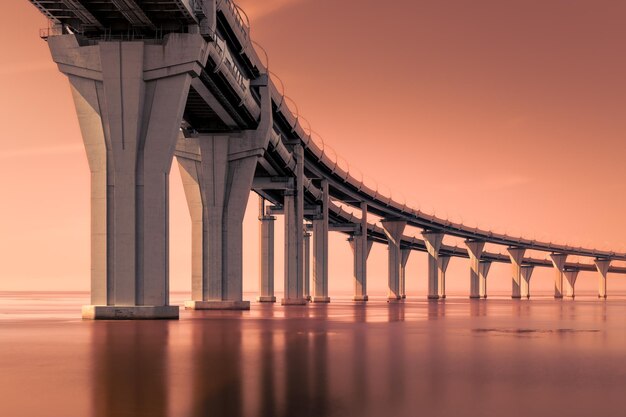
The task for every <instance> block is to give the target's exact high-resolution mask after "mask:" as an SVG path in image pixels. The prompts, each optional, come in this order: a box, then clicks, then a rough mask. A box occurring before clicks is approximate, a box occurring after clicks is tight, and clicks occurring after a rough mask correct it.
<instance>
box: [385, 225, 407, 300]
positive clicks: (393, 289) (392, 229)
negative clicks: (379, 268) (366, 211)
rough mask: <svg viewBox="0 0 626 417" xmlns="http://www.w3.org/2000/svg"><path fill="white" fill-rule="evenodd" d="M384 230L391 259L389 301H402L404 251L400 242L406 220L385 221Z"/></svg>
mask: <svg viewBox="0 0 626 417" xmlns="http://www.w3.org/2000/svg"><path fill="white" fill-rule="evenodd" d="M382 225H383V229H384V231H385V235H386V236H387V241H388V244H387V252H388V259H389V268H388V286H389V290H388V293H387V299H388V301H397V300H401V299H402V294H401V291H400V274H401V271H402V251H401V250H400V240H401V239H402V233H403V232H404V228H405V227H406V222H405V221H404V220H383V221H382Z"/></svg>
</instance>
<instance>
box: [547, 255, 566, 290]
mask: <svg viewBox="0 0 626 417" xmlns="http://www.w3.org/2000/svg"><path fill="white" fill-rule="evenodd" d="M550 259H551V260H552V265H554V271H555V275H554V298H563V273H564V272H565V262H566V261H567V254H566V253H551V254H550Z"/></svg>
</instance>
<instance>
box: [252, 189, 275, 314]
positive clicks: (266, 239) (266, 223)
mask: <svg viewBox="0 0 626 417" xmlns="http://www.w3.org/2000/svg"><path fill="white" fill-rule="evenodd" d="M275 221H276V217H274V216H268V215H267V213H266V208H265V199H264V198H263V197H259V292H260V294H259V296H258V297H257V301H259V302H261V303H274V302H276V296H275V295H274V222H275Z"/></svg>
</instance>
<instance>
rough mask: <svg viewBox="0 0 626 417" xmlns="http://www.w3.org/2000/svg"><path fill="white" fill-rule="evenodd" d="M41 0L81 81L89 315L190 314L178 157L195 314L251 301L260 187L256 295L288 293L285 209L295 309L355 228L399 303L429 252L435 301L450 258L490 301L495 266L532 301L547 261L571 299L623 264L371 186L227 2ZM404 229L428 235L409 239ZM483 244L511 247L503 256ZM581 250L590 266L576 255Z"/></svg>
mask: <svg viewBox="0 0 626 417" xmlns="http://www.w3.org/2000/svg"><path fill="white" fill-rule="evenodd" d="M30 2H31V3H33V4H34V5H35V6H36V7H37V8H39V10H41V12H42V13H44V14H45V15H46V16H47V17H48V18H49V19H50V27H49V28H47V29H44V30H42V32H41V36H42V38H44V39H45V40H47V42H48V45H49V47H50V50H51V52H52V57H53V59H54V61H55V62H56V63H57V65H58V68H59V70H60V71H61V72H63V73H64V74H65V75H66V76H67V77H68V79H69V82H70V86H71V90H72V94H73V98H74V102H75V105H76V112H77V115H78V120H79V123H80V128H81V131H82V136H83V140H84V143H85V148H86V152H87V158H88V160H89V167H90V170H91V207H92V208H91V258H92V261H91V262H92V268H91V304H92V305H90V306H85V307H84V308H83V317H85V318H93V319H100V318H102V319H116V318H137V319H145V318H177V317H178V314H179V313H178V307H177V306H170V305H169V295H168V293H169V288H168V281H169V278H168V269H169V267H168V175H169V171H170V168H171V165H172V161H173V158H174V156H176V159H177V161H178V164H179V165H180V167H181V173H182V176H183V181H184V189H185V194H186V197H187V202H188V206H189V212H190V215H191V219H192V225H193V231H192V239H193V242H192V252H193V255H192V258H193V260H192V277H191V280H192V296H191V300H190V301H189V302H187V303H186V304H185V307H186V308H190V309H248V308H250V303H249V301H244V300H243V292H242V221H243V216H244V210H245V207H246V203H247V200H248V197H249V193H250V191H251V190H252V191H254V192H256V193H257V194H258V195H259V227H260V231H261V249H260V265H261V268H260V277H259V282H260V294H259V297H258V301H260V302H275V301H276V298H275V295H274V267H275V266H274V233H275V231H274V220H275V218H276V216H278V215H282V216H284V218H285V230H284V233H285V248H284V250H285V265H284V271H285V274H284V276H285V283H284V287H285V292H284V298H283V299H282V300H281V302H282V304H284V305H305V304H306V303H307V302H309V301H311V302H329V301H330V298H329V294H328V259H329V253H328V233H329V232H330V231H339V232H342V233H345V234H346V235H347V236H348V239H347V240H348V242H349V244H350V247H351V248H352V252H353V255H354V274H353V278H352V279H353V281H354V300H355V301H357V302H363V301H367V299H368V295H367V262H366V261H367V257H368V254H369V251H370V249H371V247H372V244H373V243H374V242H377V243H382V244H386V245H387V246H388V254H389V256H388V263H389V267H388V287H389V289H388V299H389V302H401V301H402V299H403V298H405V297H406V295H405V278H406V277H405V266H406V263H407V260H408V258H409V256H410V254H411V252H412V251H424V252H427V253H428V298H429V299H440V298H445V296H446V293H445V282H446V280H445V273H446V268H447V265H448V262H449V260H450V258H451V257H461V258H468V259H469V281H470V294H469V296H470V297H471V298H486V297H487V282H488V280H487V276H488V272H489V267H490V265H491V263H493V262H502V263H510V264H511V296H512V298H514V299H519V298H529V297H530V283H531V276H532V273H533V270H534V268H535V267H549V268H554V271H555V272H554V297H555V298H562V297H574V295H575V292H574V289H575V284H576V278H577V275H578V272H579V271H592V270H593V271H597V272H598V283H599V284H598V296H599V297H606V280H607V274H608V273H609V272H611V273H618V274H624V273H626V268H623V267H615V266H611V262H612V261H614V260H621V261H623V260H626V254H625V253H615V252H606V251H598V250H595V249H589V248H582V247H571V246H566V245H558V244H553V243H547V242H540V241H536V240H529V239H524V238H521V237H511V236H507V235H502V234H497V233H492V232H490V231H488V230H480V229H477V228H471V227H467V226H465V225H463V224H458V223H454V222H450V221H448V220H444V219H441V218H437V217H435V216H432V215H429V214H426V213H422V212H421V211H419V210H415V209H413V208H411V207H408V206H407V205H406V204H405V203H402V202H399V201H397V200H395V199H394V198H393V197H392V196H389V195H385V194H383V193H382V192H380V191H379V190H378V189H376V187H373V186H371V185H368V184H366V183H365V182H364V181H363V178H362V176H360V175H358V174H356V173H354V172H350V169H349V168H348V167H347V166H346V164H343V163H342V161H340V160H339V159H338V158H335V157H333V156H332V154H331V153H330V152H328V151H327V150H326V151H325V146H324V143H323V141H321V140H320V139H319V138H318V137H317V136H316V135H315V134H314V133H313V132H312V131H311V130H310V127H308V126H307V125H308V123H306V122H305V121H304V119H303V118H302V117H301V116H300V115H299V114H297V111H293V110H291V109H290V108H289V106H288V105H287V102H286V97H285V96H284V94H283V92H282V91H281V89H280V88H279V86H278V85H276V84H275V83H274V81H273V80H272V78H271V77H270V76H269V70H268V68H267V67H266V66H265V64H264V63H263V60H261V59H260V57H259V56H258V55H257V52H256V51H255V49H254V47H253V44H252V41H251V39H250V31H249V25H248V22H247V19H246V17H245V14H244V13H243V12H242V11H241V10H240V9H239V8H238V7H237V6H236V4H234V3H233V2H232V1H231V0H151V1H141V0H98V1H95V0H93V1H92V0H30ZM368 216H369V219H380V222H377V221H372V220H369V219H368ZM406 226H414V227H417V228H420V229H421V230H422V233H421V234H420V235H418V236H410V235H407V234H405V228H406ZM446 235H449V236H455V237H457V238H462V239H464V242H465V247H464V248H460V247H456V246H450V245H445V244H443V238H444V236H446ZM485 244H495V245H501V246H503V247H505V248H506V251H507V255H503V254H500V253H491V252H489V251H486V250H485ZM310 246H312V251H311V250H310V249H311V248H310ZM528 251H533V252H536V251H541V252H545V253H547V254H549V258H550V260H546V259H540V258H537V257H535V258H533V257H531V256H526V255H527V253H528ZM311 252H312V254H313V255H312V259H309V253H311ZM570 255H576V256H579V257H585V258H587V259H588V262H586V263H571V262H568V261H567V260H568V256H570ZM310 262H312V263H313V276H312V277H310V276H309V266H310Z"/></svg>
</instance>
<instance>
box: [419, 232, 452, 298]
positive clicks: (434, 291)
mask: <svg viewBox="0 0 626 417" xmlns="http://www.w3.org/2000/svg"><path fill="white" fill-rule="evenodd" d="M422 237H423V238H424V243H425V244H426V250H427V252H428V299H430V300H437V299H438V298H440V297H441V294H440V289H439V287H440V283H439V280H440V277H439V273H440V269H441V266H442V265H441V264H440V263H439V249H441V243H442V242H443V237H444V234H443V233H441V232H434V231H424V232H422ZM448 259H449V258H448ZM447 267H448V265H447V263H446V264H445V268H447ZM445 268H443V269H444V277H443V282H442V284H443V288H442V289H441V290H442V294H443V297H445Z"/></svg>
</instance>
